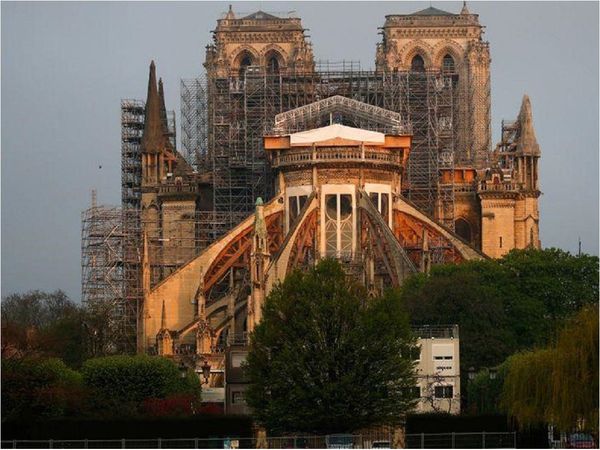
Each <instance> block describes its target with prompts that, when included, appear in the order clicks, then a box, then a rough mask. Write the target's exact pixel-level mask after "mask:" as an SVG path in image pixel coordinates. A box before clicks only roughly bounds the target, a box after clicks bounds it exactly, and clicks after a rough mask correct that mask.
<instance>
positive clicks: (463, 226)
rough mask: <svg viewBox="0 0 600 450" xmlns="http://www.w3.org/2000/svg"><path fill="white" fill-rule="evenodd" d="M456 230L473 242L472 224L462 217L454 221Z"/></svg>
mask: <svg viewBox="0 0 600 450" xmlns="http://www.w3.org/2000/svg"><path fill="white" fill-rule="evenodd" d="M454 230H455V231H456V234H458V235H459V236H460V237H461V238H463V239H464V240H465V241H467V242H471V237H472V236H471V225H469V222H467V221H466V220H465V219H463V218H462V217H460V218H458V219H456V221H455V222H454Z"/></svg>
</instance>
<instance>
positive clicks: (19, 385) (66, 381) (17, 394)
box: [2, 358, 85, 419]
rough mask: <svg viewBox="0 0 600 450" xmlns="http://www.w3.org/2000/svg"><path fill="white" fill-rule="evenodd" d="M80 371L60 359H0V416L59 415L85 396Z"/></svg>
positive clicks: (63, 413)
mask: <svg viewBox="0 0 600 450" xmlns="http://www.w3.org/2000/svg"><path fill="white" fill-rule="evenodd" d="M84 395H85V394H84V392H83V388H82V380H81V375H80V374H79V373H78V372H76V371H74V370H71V369H69V368H68V367H67V366H66V365H65V364H64V363H63V362H62V361H61V360H59V359H41V360H38V359H30V358H24V359H8V360H2V418H3V419H30V418H37V417H47V418H51V417H62V416H65V415H69V414H72V413H73V412H74V411H75V410H77V403H78V402H81V401H82V400H83V397H84Z"/></svg>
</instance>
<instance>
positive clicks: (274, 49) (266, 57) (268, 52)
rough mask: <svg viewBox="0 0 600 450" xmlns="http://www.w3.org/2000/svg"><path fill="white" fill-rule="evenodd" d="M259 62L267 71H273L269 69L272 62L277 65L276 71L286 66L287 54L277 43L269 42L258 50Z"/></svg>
mask: <svg viewBox="0 0 600 450" xmlns="http://www.w3.org/2000/svg"><path fill="white" fill-rule="evenodd" d="M260 57H261V64H262V65H263V66H264V67H265V68H266V71H267V73H273V71H272V70H269V69H270V68H271V67H272V65H273V63H274V62H275V63H276V65H277V69H278V71H281V70H283V69H284V68H285V67H286V66H287V61H288V54H287V52H286V51H285V50H284V49H283V48H281V47H280V46H279V45H277V44H269V45H267V46H266V47H265V48H263V49H262V50H261V51H260Z"/></svg>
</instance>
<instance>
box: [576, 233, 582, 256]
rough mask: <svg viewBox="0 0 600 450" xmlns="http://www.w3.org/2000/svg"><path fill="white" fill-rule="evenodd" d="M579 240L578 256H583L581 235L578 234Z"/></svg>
mask: <svg viewBox="0 0 600 450" xmlns="http://www.w3.org/2000/svg"><path fill="white" fill-rule="evenodd" d="M577 240H578V241H579V251H578V252H577V256H581V236H578V237H577Z"/></svg>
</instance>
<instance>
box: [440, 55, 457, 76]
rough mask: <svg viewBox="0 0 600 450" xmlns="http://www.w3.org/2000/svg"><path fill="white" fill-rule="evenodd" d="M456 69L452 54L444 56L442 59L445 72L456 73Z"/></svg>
mask: <svg viewBox="0 0 600 450" xmlns="http://www.w3.org/2000/svg"><path fill="white" fill-rule="evenodd" d="M455 70H456V68H455V65H454V58H453V57H452V56H450V55H446V56H444V59H443V61H442V71H443V72H444V73H454V72H455Z"/></svg>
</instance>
